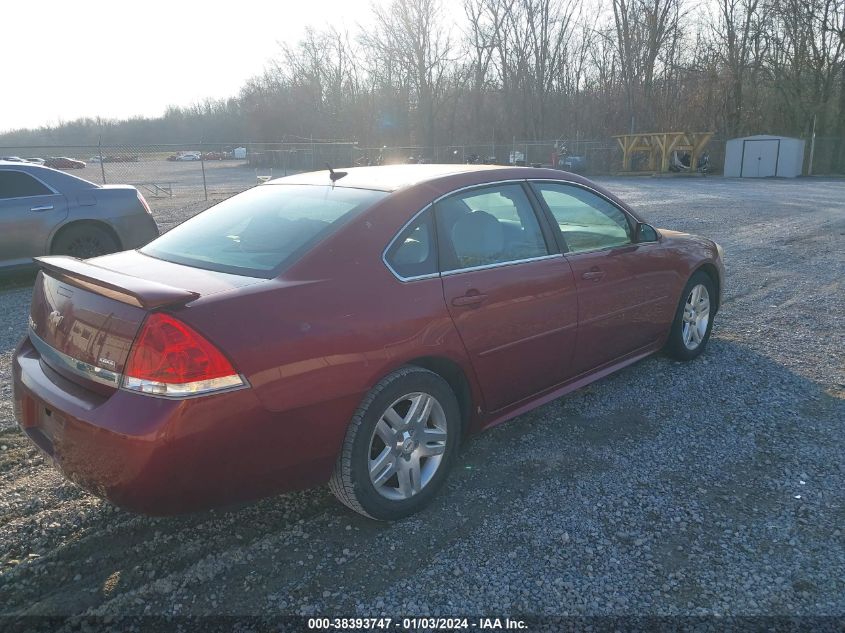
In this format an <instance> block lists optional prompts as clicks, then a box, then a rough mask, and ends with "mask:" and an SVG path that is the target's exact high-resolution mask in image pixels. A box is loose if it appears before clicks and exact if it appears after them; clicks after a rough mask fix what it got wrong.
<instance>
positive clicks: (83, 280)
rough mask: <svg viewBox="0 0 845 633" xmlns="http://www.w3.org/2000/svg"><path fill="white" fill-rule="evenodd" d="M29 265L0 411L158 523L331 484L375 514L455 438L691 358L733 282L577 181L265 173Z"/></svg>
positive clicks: (403, 499)
mask: <svg viewBox="0 0 845 633" xmlns="http://www.w3.org/2000/svg"><path fill="white" fill-rule="evenodd" d="M39 263H40V264H41V266H42V271H41V272H40V274H39V275H38V278H37V280H36V284H35V288H34V291H33V299H32V308H31V314H30V320H29V331H28V334H27V336H26V338H24V340H23V341H22V342H21V344H20V346H19V347H18V348H17V350H16V352H15V355H14V364H13V365H14V368H13V380H14V402H15V411H16V412H17V414H16V415H17V419H18V423H19V424H20V426H21V428H22V429H23V430H24V431H25V432H26V434H27V435H28V436H29V437H30V439H31V440H32V441H33V442H34V443H35V444H36V445H37V446H38V447H39V448H40V449H41V450H42V451H44V452H45V453H46V454H47V455H49V456H50V457H51V458H52V460H53V461H54V462H55V463H56V464H57V465H58V466H59V468H60V469H61V470H62V471H63V472H64V473H65V474H66V475H67V476H68V477H70V478H71V479H72V480H73V481H75V482H78V483H79V484H81V485H82V486H84V487H86V488H87V489H88V490H91V491H92V492H94V493H95V494H98V495H100V496H103V497H105V498H107V499H110V500H111V501H113V502H114V503H116V504H118V505H120V506H123V507H126V508H129V509H132V510H136V511H141V512H146V513H152V514H167V513H173V512H183V511H188V510H194V509H197V508H203V507H209V506H214V505H219V504H223V503H228V502H234V501H240V500H245V499H252V498H257V497H261V496H265V495H268V494H272V493H277V492H280V491H285V490H291V489H296V488H303V487H309V486H314V485H319V484H324V483H326V482H328V483H329V485H330V487H331V489H332V491H333V492H334V493H335V495H337V497H338V498H339V499H340V500H341V501H342V502H343V503H345V504H346V505H348V506H349V507H350V508H352V509H353V510H355V511H357V512H360V513H362V514H365V515H367V516H370V517H374V518H377V519H388V520H389V519H396V518H399V517H402V516H406V515H408V514H410V513H412V512H415V511H417V510H419V509H421V508H422V507H423V506H425V504H427V503H428V502H429V501H431V499H432V497H433V496H434V495H435V493H436V492H437V490H438V488H439V487H440V486H441V485H442V484H443V482H444V480H445V478H446V476H447V473H448V472H449V469H450V468H451V467H452V465H453V463H454V461H455V458H456V455H457V450H458V446H459V444H460V443H461V441H462V440H463V438H464V437H465V436H466V435H468V434H471V433H475V432H478V431H481V430H484V429H487V428H490V427H492V426H495V425H497V424H499V423H501V422H504V421H506V420H508V419H510V418H513V417H515V416H517V415H519V414H521V413H524V412H525V411H528V410H530V409H532V408H534V407H536V406H539V405H541V404H543V403H546V402H548V401H550V400H551V399H553V398H556V397H559V396H562V395H564V394H566V393H568V392H570V391H572V390H574V389H577V388H579V387H582V386H584V385H586V384H588V383H590V382H592V381H594V380H597V379H599V378H601V377H603V376H606V375H607V374H609V373H610V372H612V371H616V370H618V369H620V368H622V367H625V366H627V365H630V364H632V363H634V362H636V361H637V360H639V359H641V358H643V357H645V356H647V355H649V354H652V353H655V352H657V351H659V350H661V349H665V350H666V351H667V352H668V353H669V354H670V355H671V356H672V357H674V358H677V359H679V360H691V359H693V358H695V357H697V356H698V355H699V354H700V353H701V352H702V351H703V350H704V348H705V346H706V345H707V341H708V338H709V336H710V332H711V328H712V325H713V318H714V316H715V314H716V311H717V310H718V308H719V305H720V303H721V299H722V288H723V280H724V269H723V265H722V258H721V249H720V248H719V246H718V245H716V244H715V243H714V242H712V241H711V240H709V239H705V238H703V237H697V236H694V235H689V234H686V233H679V232H677V231H671V230H666V229H655V228H653V227H652V226H650V225H649V224H648V223H646V222H645V220H644V219H643V218H642V217H641V216H640V215H639V214H637V213H636V212H635V211H634V210H633V209H631V208H630V207H628V206H627V205H626V204H625V203H624V202H622V201H621V200H619V199H618V198H616V197H615V196H614V195H613V194H611V193H609V192H608V191H606V190H605V189H603V188H602V187H600V186H598V185H596V184H594V183H592V182H590V181H588V180H586V179H584V178H581V177H579V176H575V175H572V174H566V173H563V172H560V171H558V170H554V169H535V168H514V167H510V168H508V167H500V168H491V167H485V166H479V165H397V166H389V167H359V168H353V169H349V170H348V171H346V172H339V171H329V172H326V171H322V172H314V173H309V174H299V175H296V176H290V177H287V178H281V179H277V180H273V181H270V182H269V183H267V184H264V185H259V186H256V187H254V188H252V189H250V190H248V191H246V192H244V193H241V194H239V195H236V196H234V197H232V198H229V199H228V200H226V201H224V202H221V203H220V204H218V205H216V206H214V207H211V208H210V209H208V210H206V211H205V212H203V213H201V214H199V215H196V216H194V217H193V218H191V219H190V220H188V221H186V222H184V223H183V224H181V225H179V226H177V227H176V228H174V229H172V230H171V231H170V232H168V233H166V234H164V235H162V236H161V237H159V238H158V239H156V240H154V241H153V242H151V243H150V244H148V245H147V246H145V247H143V248H141V249H139V250H131V251H125V252H122V253H117V254H114V255H106V256H104V257H98V258H95V259H93V260H89V261H80V260H78V259H73V258H69V257H43V258H39ZM500 459H508V456H490V460H491V462H494V463H495V461H496V460H500Z"/></svg>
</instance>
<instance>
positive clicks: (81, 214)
mask: <svg viewBox="0 0 845 633" xmlns="http://www.w3.org/2000/svg"><path fill="white" fill-rule="evenodd" d="M157 235H158V229H157V227H156V223H155V220H153V218H152V216H151V215H150V211H149V207H148V206H147V203H146V201H145V200H144V198H143V196H142V195H141V194H140V192H138V190H137V189H135V188H134V187H130V186H128V185H106V186H100V185H95V184H94V183H91V182H88V181H87V180H82V179H81V178H77V177H76V176H71V175H70V174H65V173H63V172H60V171H56V170H54V169H49V168H47V167H41V166H38V165H33V164H31V163H14V162H2V161H0V272H4V271H10V270H13V269H19V268H26V267H32V266H33V261H32V258H33V257H37V256H40V255H50V254H52V255H72V256H75V257H93V256H94V255H102V254H104V253H113V252H115V251H119V250H122V249H124V248H137V247H138V246H142V245H144V244H146V243H147V242H149V241H150V240H151V239H153V238H154V237H156V236H157Z"/></svg>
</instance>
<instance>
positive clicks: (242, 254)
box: [141, 184, 387, 278]
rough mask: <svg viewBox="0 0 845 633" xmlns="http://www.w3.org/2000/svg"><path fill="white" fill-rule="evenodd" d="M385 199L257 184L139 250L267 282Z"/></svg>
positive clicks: (319, 188) (315, 188)
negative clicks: (263, 278) (339, 228)
mask: <svg viewBox="0 0 845 633" xmlns="http://www.w3.org/2000/svg"><path fill="white" fill-rule="evenodd" d="M386 195H387V193H386V192H384V191H371V190H368V189H349V188H343V187H331V186H315V185H275V184H269V185H260V186H258V187H254V188H252V189H250V190H248V191H245V192H243V193H241V194H239V195H237V196H233V197H232V198H229V199H228V200H224V201H223V202H221V203H220V204H217V205H215V206H213V207H211V208H210V209H208V210H206V211H204V212H203V213H200V214H199V215H196V216H194V217H193V218H191V219H190V220H187V221H185V222H184V223H182V224H180V225H179V226H177V227H175V228H174V229H173V230H171V231H169V232H168V233H165V234H164V235H162V236H161V237H159V238H158V239H156V240H153V241H152V242H150V243H149V244H148V245H147V246H145V247H144V248H142V249H141V252H142V253H144V254H146V255H150V256H152V257H157V258H158V259H164V260H166V261H169V262H174V263H177V264H185V265H188V266H194V267H196V268H205V269H207V270H215V271H218V272H225V273H234V274H236V275H246V276H250V277H265V278H270V277H273V276H275V275H276V274H278V273H279V271H280V270H281V269H282V268H284V267H286V266H289V265H290V264H292V263H294V262H295V261H296V260H297V259H298V258H299V257H301V256H302V254H304V253H305V252H306V251H308V250H309V249H310V248H312V247H313V246H314V245H315V244H316V243H317V242H319V241H320V240H321V239H323V238H324V237H326V236H327V235H328V234H329V233H331V232H332V231H333V230H334V229H336V228H337V227H338V226H340V225H341V224H343V223H344V222H347V221H349V220H350V219H351V218H352V217H354V216H355V215H357V214H358V213H360V212H361V211H363V210H364V209H367V208H368V207H370V206H372V205H373V204H375V203H376V202H378V201H379V200H381V199H382V198H384V197H385V196H386Z"/></svg>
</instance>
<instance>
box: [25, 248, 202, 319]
mask: <svg viewBox="0 0 845 633" xmlns="http://www.w3.org/2000/svg"><path fill="white" fill-rule="evenodd" d="M33 259H34V260H35V261H36V262H37V263H38V265H39V266H41V268H43V269H44V271H46V272H47V273H49V274H50V276H52V277H57V278H58V279H59V280H61V281H66V282H68V283H70V284H72V285H74V286H79V287H80V288H84V289H86V290H90V291H91V292H96V293H97V294H100V295H103V296H106V297H109V298H111V299H115V300H117V301H120V302H122V303H128V304H129V305H134V306H137V307H139V308H144V309H146V310H152V309H154V308H160V307H162V306H166V305H175V304H183V303H188V302H189V301H193V300H194V299H199V297H200V295H199V293H198V292H192V291H190V290H184V289H182V288H174V287H173V286H168V285H167V284H162V283H159V282H157V281H150V280H148V279H141V278H140V277H133V276H132V275H127V274H125V273H121V272H118V271H116V270H111V269H109V268H103V267H102V266H97V265H96V264H91V263H89V262H86V261H83V260H81V259H76V258H75V257H64V256H51V257H34V258H33Z"/></svg>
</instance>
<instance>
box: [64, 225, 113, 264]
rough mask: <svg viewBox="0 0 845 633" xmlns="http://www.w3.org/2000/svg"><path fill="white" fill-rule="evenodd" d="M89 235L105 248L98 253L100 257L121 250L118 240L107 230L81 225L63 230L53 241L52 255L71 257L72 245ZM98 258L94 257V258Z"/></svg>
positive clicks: (95, 226)
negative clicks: (94, 237) (70, 249)
mask: <svg viewBox="0 0 845 633" xmlns="http://www.w3.org/2000/svg"><path fill="white" fill-rule="evenodd" d="M89 235H91V236H96V237H97V239H98V240H99V242H100V243H101V244H102V245H103V246H104V247H105V249H104V250H103V252H102V253H98V255H106V254H108V253H114V252H117V251H119V250H120V245H119V244H118V243H117V240H116V239H115V238H114V236H113V235H112V234H111V233H110V232H109V231H108V230H107V229H105V228H103V227H101V226H97V225H95V224H80V225H77V226H69V227H67V228H65V229H62V231H61V232H60V233H59V234H58V235H57V236H56V239H55V240H54V241H53V244H52V247H51V249H50V253H51V254H52V255H70V253H69V248H70V246H71V244H73V242H74V241H75V240H77V239H79V238H80V237H85V236H89ZM96 256H97V255H92V257H96Z"/></svg>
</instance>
